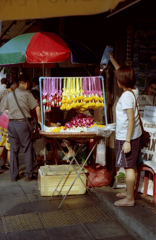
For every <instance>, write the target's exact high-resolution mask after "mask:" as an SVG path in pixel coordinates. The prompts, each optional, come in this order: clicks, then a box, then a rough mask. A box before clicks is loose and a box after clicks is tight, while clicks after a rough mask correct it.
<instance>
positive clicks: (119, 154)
mask: <svg viewBox="0 0 156 240" xmlns="http://www.w3.org/2000/svg"><path fill="white" fill-rule="evenodd" d="M140 140H141V137H139V138H136V139H133V140H131V141H130V144H131V151H130V152H129V153H124V152H123V151H122V146H123V144H124V142H125V140H124V141H123V140H116V142H115V154H116V165H115V166H116V167H119V168H120V167H123V168H135V166H136V165H137V164H138V162H139V159H140V152H141V146H140Z"/></svg>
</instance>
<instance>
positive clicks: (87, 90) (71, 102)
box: [42, 77, 104, 112]
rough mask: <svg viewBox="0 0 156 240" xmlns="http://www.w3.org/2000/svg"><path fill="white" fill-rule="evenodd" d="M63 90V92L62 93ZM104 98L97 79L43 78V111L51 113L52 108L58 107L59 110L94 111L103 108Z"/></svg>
mask: <svg viewBox="0 0 156 240" xmlns="http://www.w3.org/2000/svg"><path fill="white" fill-rule="evenodd" d="M62 90H63V91H62ZM103 100H104V98H103V95H102V90H101V81H100V78H99V77H68V78H66V77H65V78H63V89H62V78H55V77H53V78H44V80H43V91H42V103H43V105H45V111H46V112H50V111H52V108H53V107H60V109H61V110H70V109H72V108H73V109H79V111H82V112H84V111H86V110H87V109H96V108H99V107H104V102H103Z"/></svg>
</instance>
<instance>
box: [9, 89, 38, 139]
mask: <svg viewBox="0 0 156 240" xmlns="http://www.w3.org/2000/svg"><path fill="white" fill-rule="evenodd" d="M13 95H14V98H15V101H16V103H17V106H18V108H19V110H20V111H21V113H22V115H23V117H24V119H25V121H26V122H27V124H28V126H29V128H30V132H31V139H32V141H35V140H36V139H40V138H41V136H40V134H39V130H40V125H39V123H38V122H37V121H36V119H35V120H34V119H32V121H31V123H30V122H29V120H28V119H27V118H26V116H25V113H24V112H23V110H22V108H21V107H20V105H19V103H18V100H17V97H16V94H15V91H13Z"/></svg>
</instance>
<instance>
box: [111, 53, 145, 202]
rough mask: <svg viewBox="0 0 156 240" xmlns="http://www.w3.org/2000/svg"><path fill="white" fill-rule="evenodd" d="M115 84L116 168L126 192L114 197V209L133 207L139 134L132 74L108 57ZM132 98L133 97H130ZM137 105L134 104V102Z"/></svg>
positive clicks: (129, 70)
mask: <svg viewBox="0 0 156 240" xmlns="http://www.w3.org/2000/svg"><path fill="white" fill-rule="evenodd" d="M109 56H110V61H111V62H112V64H113V65H114V67H115V69H116V72H115V76H116V78H117V83H118V86H119V87H120V88H122V89H123V93H122V95H121V97H120V99H119V101H118V102H117V105H116V143H115V152H116V167H123V168H124V169H125V172H126V187H127V192H125V193H118V194H117V195H116V196H117V197H121V198H123V199H121V200H119V201H116V202H115V203H114V205H115V206H134V204H135V201H134V185H135V168H136V164H137V161H138V160H139V155H140V140H141V135H142V130H141V126H140V121H139V117H138V111H137V107H136V99H138V89H137V88H136V87H135V82H136V80H135V73H134V71H133V69H132V68H131V67H127V66H124V67H120V66H119V64H118V63H117V62H116V61H115V59H114V58H113V56H112V55H110V54H109ZM132 92H133V93H134V94H135V96H134V94H133V93H132ZM137 101H138V100H137Z"/></svg>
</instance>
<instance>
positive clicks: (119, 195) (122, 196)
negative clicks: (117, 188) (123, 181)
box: [116, 193, 126, 198]
mask: <svg viewBox="0 0 156 240" xmlns="http://www.w3.org/2000/svg"><path fill="white" fill-rule="evenodd" d="M116 197H119V198H125V197H126V196H125V195H124V194H122V193H117V194H116Z"/></svg>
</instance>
